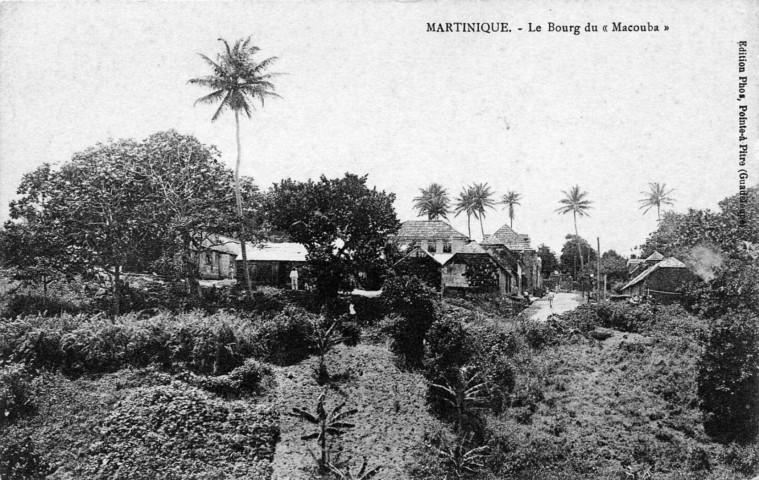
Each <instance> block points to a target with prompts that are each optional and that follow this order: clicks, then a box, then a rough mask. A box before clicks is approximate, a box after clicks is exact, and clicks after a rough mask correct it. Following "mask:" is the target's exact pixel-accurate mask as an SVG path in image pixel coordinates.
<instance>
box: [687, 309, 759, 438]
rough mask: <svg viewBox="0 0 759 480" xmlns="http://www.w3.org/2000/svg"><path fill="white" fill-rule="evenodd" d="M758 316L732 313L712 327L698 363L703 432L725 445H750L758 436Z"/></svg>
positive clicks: (750, 313)
mask: <svg viewBox="0 0 759 480" xmlns="http://www.w3.org/2000/svg"><path fill="white" fill-rule="evenodd" d="M757 392H759V316H757V315H756V313H755V312H750V311H748V310H744V311H743V312H740V313H736V312H731V313H728V314H726V315H725V316H723V317H721V318H720V319H718V320H717V321H715V322H714V323H712V325H711V327H710V329H709V333H708V336H707V338H706V340H705V344H704V350H703V354H702V356H701V359H700V361H699V370H698V395H699V397H700V399H701V402H702V403H701V408H702V409H703V410H704V411H705V412H706V414H707V415H706V418H705V422H704V429H705V430H706V433H707V434H709V435H710V436H712V437H714V438H716V439H718V440H720V441H722V442H732V441H738V442H750V441H752V440H753V439H754V438H755V437H756V435H757V433H759V404H757V401H756V399H757Z"/></svg>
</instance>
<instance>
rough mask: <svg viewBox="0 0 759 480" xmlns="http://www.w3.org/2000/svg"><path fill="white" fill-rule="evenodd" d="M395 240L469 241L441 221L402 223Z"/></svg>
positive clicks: (410, 221) (409, 221)
mask: <svg viewBox="0 0 759 480" xmlns="http://www.w3.org/2000/svg"><path fill="white" fill-rule="evenodd" d="M395 239H396V240H413V239H427V240H469V237H467V236H466V235H464V234H463V233H461V232H459V231H458V230H456V229H455V228H453V227H452V226H450V225H449V224H448V223H446V222H444V221H442V220H408V221H406V222H403V224H402V225H401V228H400V229H399V230H398V233H397V234H396V235H395Z"/></svg>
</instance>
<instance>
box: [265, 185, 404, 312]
mask: <svg viewBox="0 0 759 480" xmlns="http://www.w3.org/2000/svg"><path fill="white" fill-rule="evenodd" d="M366 180H367V176H366V175H364V176H362V177H359V176H357V175H353V174H350V173H346V174H345V176H344V177H343V178H335V179H328V178H327V177H325V176H322V177H321V178H320V179H319V181H318V182H314V181H312V180H309V181H308V182H297V181H294V180H291V179H287V180H282V181H281V182H280V183H279V184H275V185H273V187H272V189H271V190H270V191H269V194H268V196H267V200H266V205H267V207H266V213H267V220H268V222H269V223H270V224H271V225H272V226H273V227H274V228H275V229H279V230H282V231H285V232H287V233H288V235H289V236H290V238H291V239H292V240H293V241H295V242H298V243H302V244H303V245H304V246H305V247H306V250H307V251H308V254H307V256H306V259H307V261H308V265H309V267H310V270H311V273H312V274H313V275H314V276H315V279H316V290H317V293H318V295H319V298H320V299H322V300H326V299H330V298H335V297H336V296H337V294H338V292H339V291H340V290H345V289H349V288H352V287H353V286H354V283H353V282H354V281H355V279H356V278H358V277H359V273H361V272H364V273H366V275H367V277H368V278H371V277H376V276H380V275H383V274H384V271H385V269H386V268H387V264H386V260H385V258H384V256H383V253H384V251H385V248H386V245H387V238H388V235H391V234H393V233H395V232H397V231H398V228H399V226H400V223H399V222H398V218H397V216H396V214H395V209H394V208H393V202H394V201H395V195H394V194H392V193H385V192H384V191H378V190H377V189H376V188H373V189H369V187H367V186H366Z"/></svg>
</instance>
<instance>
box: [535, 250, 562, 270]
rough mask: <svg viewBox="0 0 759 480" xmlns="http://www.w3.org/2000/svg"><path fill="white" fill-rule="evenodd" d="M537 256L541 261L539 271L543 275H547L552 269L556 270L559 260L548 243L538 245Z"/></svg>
mask: <svg viewBox="0 0 759 480" xmlns="http://www.w3.org/2000/svg"><path fill="white" fill-rule="evenodd" d="M538 257H540V262H541V267H540V273H541V274H542V275H543V276H544V277H549V276H550V275H551V274H552V273H553V272H554V271H556V270H558V268H559V260H558V259H557V258H556V254H555V253H554V251H553V250H551V247H549V246H548V245H545V244H541V245H540V246H539V247H538Z"/></svg>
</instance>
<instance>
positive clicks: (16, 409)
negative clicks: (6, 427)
mask: <svg viewBox="0 0 759 480" xmlns="http://www.w3.org/2000/svg"><path fill="white" fill-rule="evenodd" d="M33 399H34V389H33V388H32V385H31V383H30V378H29V375H28V373H27V372H26V368H25V367H24V366H23V365H19V364H16V363H11V364H8V365H5V366H3V367H1V368H0V425H3V424H5V423H10V422H12V421H13V420H15V419H17V418H19V417H21V416H23V415H26V414H29V413H32V412H34V410H35V405H34V401H33Z"/></svg>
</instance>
